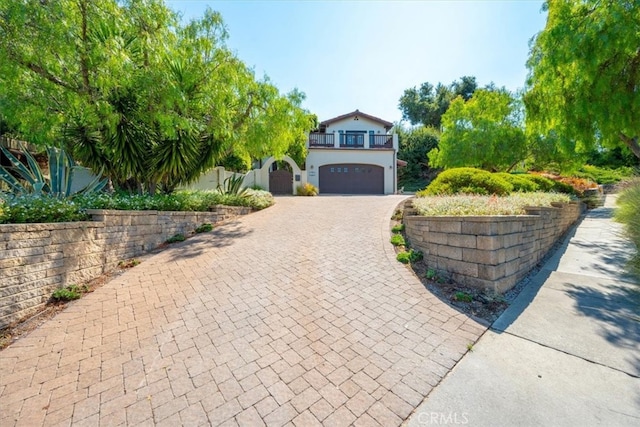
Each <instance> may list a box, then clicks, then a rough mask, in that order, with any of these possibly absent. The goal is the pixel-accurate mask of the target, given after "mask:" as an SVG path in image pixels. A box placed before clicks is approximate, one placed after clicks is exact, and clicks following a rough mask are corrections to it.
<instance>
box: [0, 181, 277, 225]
mask: <svg viewBox="0 0 640 427" xmlns="http://www.w3.org/2000/svg"><path fill="white" fill-rule="evenodd" d="M0 200H2V202H0V206H2V209H0V224H13V223H38V222H69V221H86V220H89V216H88V215H87V213H86V211H87V209H116V210H162V211H191V212H196V211H198V212H206V211H208V210H209V208H210V207H212V206H215V205H226V206H247V207H251V208H253V209H256V210H260V209H264V208H267V207H269V206H271V205H272V204H273V203H274V199H273V196H272V195H271V193H269V192H268V191H263V190H253V189H247V190H246V191H244V192H243V193H242V194H223V193H220V192H217V191H177V192H175V193H172V194H155V195H137V194H133V195H132V194H126V193H116V194H107V193H95V194H87V195H79V196H76V197H73V198H70V199H58V198H55V197H48V196H45V195H41V196H33V195H24V196H14V195H10V194H2V193H0Z"/></svg>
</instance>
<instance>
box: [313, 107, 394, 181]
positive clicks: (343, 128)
mask: <svg viewBox="0 0 640 427" xmlns="http://www.w3.org/2000/svg"><path fill="white" fill-rule="evenodd" d="M392 127H393V123H391V122H388V121H386V120H383V119H380V118H378V117H374V116H371V115H369V114H366V113H363V112H361V111H359V110H355V111H353V112H351V113H348V114H343V115H341V116H338V117H334V118H332V119H328V120H325V121H323V122H321V123H320V126H319V128H318V129H317V130H316V131H314V132H311V133H310V134H309V140H308V143H307V147H308V154H307V161H306V172H307V182H309V183H311V184H313V185H315V186H316V187H318V189H319V190H320V193H321V194H327V193H333V194H394V193H396V191H397V167H398V164H397V157H396V156H397V152H398V135H397V134H392V133H389V132H390V130H391V128H392Z"/></svg>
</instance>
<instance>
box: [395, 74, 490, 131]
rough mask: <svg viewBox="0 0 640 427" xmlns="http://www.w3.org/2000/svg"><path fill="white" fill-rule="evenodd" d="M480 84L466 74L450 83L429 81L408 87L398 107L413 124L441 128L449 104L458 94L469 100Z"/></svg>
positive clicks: (405, 118)
mask: <svg viewBox="0 0 640 427" xmlns="http://www.w3.org/2000/svg"><path fill="white" fill-rule="evenodd" d="M477 88H478V85H477V83H476V78H475V77H470V76H464V77H461V78H460V80H459V81H458V80H456V81H454V82H453V83H451V84H450V85H444V84H442V83H438V84H437V85H435V86H434V85H432V84H431V83H429V82H425V83H422V84H421V85H420V87H412V88H409V89H406V90H405V91H404V93H403V94H402V96H401V97H400V101H399V105H398V107H399V108H400V110H401V111H402V118H403V119H404V120H409V122H411V124H412V125H419V124H421V125H424V126H427V127H429V126H430V127H434V128H436V129H439V128H440V125H441V120H442V115H443V114H444V113H445V112H446V111H447V109H448V108H449V104H450V103H451V101H453V99H455V98H456V97H457V96H461V97H462V98H463V99H464V100H468V99H469V98H471V96H472V95H473V92H475V91H476V89H477Z"/></svg>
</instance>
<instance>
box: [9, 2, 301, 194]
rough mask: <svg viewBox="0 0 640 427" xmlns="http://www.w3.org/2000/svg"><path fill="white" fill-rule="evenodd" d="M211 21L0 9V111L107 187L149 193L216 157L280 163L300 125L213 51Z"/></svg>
mask: <svg viewBox="0 0 640 427" xmlns="http://www.w3.org/2000/svg"><path fill="white" fill-rule="evenodd" d="M226 37H227V33H226V29H225V27H224V25H223V22H222V19H221V17H220V15H219V14H218V13H216V12H213V11H211V10H208V11H207V12H206V13H205V15H204V16H203V17H202V18H200V19H196V20H193V21H191V22H188V23H186V24H183V23H182V22H181V21H180V19H179V17H178V16H177V15H176V14H175V13H174V12H172V11H171V10H170V9H168V8H167V7H166V6H165V5H164V4H163V2H162V1H161V0H128V1H116V0H57V1H47V2H44V1H36V0H6V1H4V2H2V3H1V4H0V111H2V115H3V116H4V117H5V119H6V121H7V122H8V124H9V125H10V126H12V127H13V128H14V129H16V130H17V132H19V133H20V134H21V135H22V136H23V137H24V138H26V139H29V140H30V141H33V142H36V143H40V144H49V145H50V144H52V143H53V142H56V143H57V142H59V141H60V142H62V143H63V144H64V145H65V146H66V148H67V149H68V150H69V152H71V153H72V154H73V155H74V157H76V159H77V160H79V161H81V162H82V163H83V164H85V165H86V166H89V167H91V168H94V169H103V170H105V171H106V173H107V174H108V176H109V177H110V178H112V180H113V181H114V182H116V183H119V184H122V185H129V186H131V187H134V188H135V187H137V188H138V189H145V190H148V191H154V190H155V188H156V187H157V186H162V187H163V188H164V189H165V190H167V191H170V190H171V189H173V188H175V186H177V185H179V184H183V183H187V182H189V181H192V180H194V179H196V178H197V177H198V176H199V175H200V174H201V173H202V172H203V171H205V170H207V169H208V168H210V167H212V166H214V165H215V164H216V162H217V161H218V160H220V159H224V158H229V157H230V156H234V157H236V158H238V159H243V161H244V162H245V163H246V162H248V161H249V160H250V159H251V158H252V157H253V158H259V157H262V156H265V155H276V156H279V155H283V154H285V153H286V152H287V151H288V150H289V149H290V147H294V148H295V149H297V146H299V145H300V141H303V140H304V135H305V132H306V131H307V130H309V129H310V128H311V127H312V126H313V123H312V116H311V115H310V114H308V113H307V112H306V111H305V110H303V109H301V107H300V104H301V102H302V100H303V99H304V95H303V94H302V93H300V92H298V91H293V92H291V93H290V94H287V95H283V94H281V93H280V92H279V91H278V89H277V88H276V87H275V86H274V85H273V84H272V83H271V82H270V81H268V79H264V80H258V79H256V78H255V76H254V73H253V71H252V70H251V69H249V68H248V67H247V66H246V65H245V64H244V63H243V62H242V61H240V60H239V59H238V58H237V57H235V55H233V54H232V53H231V52H230V51H229V49H228V48H227V47H226V45H225V40H226Z"/></svg>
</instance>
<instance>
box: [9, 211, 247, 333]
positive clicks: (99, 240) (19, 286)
mask: <svg viewBox="0 0 640 427" xmlns="http://www.w3.org/2000/svg"><path fill="white" fill-rule="evenodd" d="M249 212H251V208H249V207H234V206H215V207H213V208H212V211H211V212H164V211H117V210H90V211H88V213H89V214H90V215H91V216H92V219H93V221H85V222H66V223H42V224H2V225H0V328H5V327H7V326H9V325H10V324H12V323H14V322H17V321H19V320H20V319H23V318H25V317H28V316H30V315H32V314H33V313H35V312H37V311H38V310H39V309H40V308H41V307H42V306H43V305H44V304H46V303H47V302H48V300H49V298H50V297H51V295H52V293H53V292H54V291H55V290H56V289H60V288H63V287H65V286H68V285H72V284H78V283H83V282H86V281H88V280H91V279H93V278H95V277H98V276H100V275H101V274H103V273H104V272H106V271H109V270H111V269H113V268H115V267H116V266H117V265H118V262H119V261H121V260H123V259H128V258H133V257H135V256H138V255H141V254H143V253H144V252H146V251H149V250H151V249H154V248H156V247H158V246H159V245H161V244H162V243H164V242H165V241H166V240H167V239H168V238H170V237H171V236H174V235H176V234H184V235H188V234H190V233H192V232H194V230H195V229H196V228H197V227H198V226H201V225H202V224H216V223H220V222H222V221H225V220H228V219H231V218H235V217H237V216H239V215H246V214H248V213H249Z"/></svg>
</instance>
